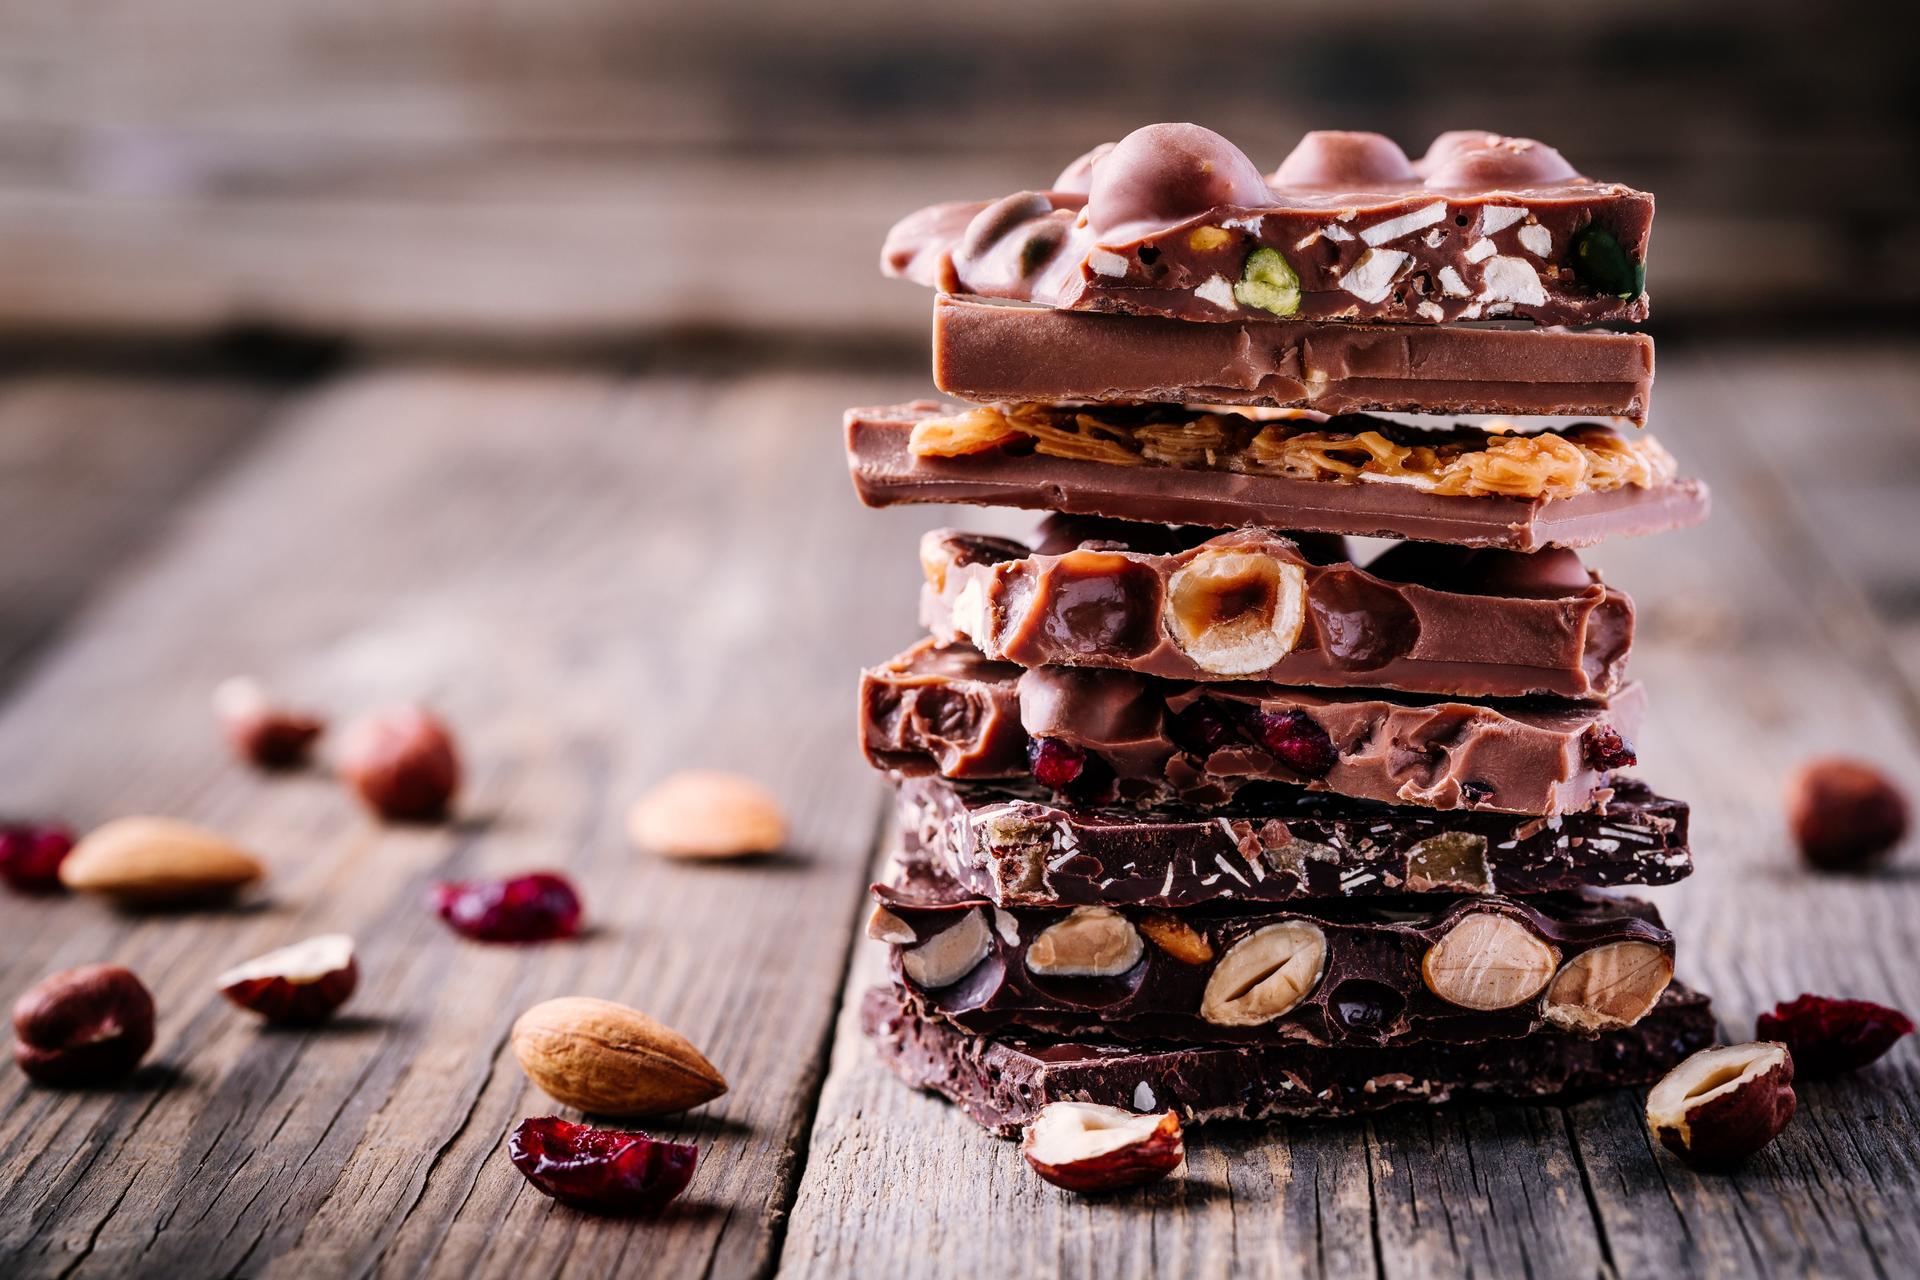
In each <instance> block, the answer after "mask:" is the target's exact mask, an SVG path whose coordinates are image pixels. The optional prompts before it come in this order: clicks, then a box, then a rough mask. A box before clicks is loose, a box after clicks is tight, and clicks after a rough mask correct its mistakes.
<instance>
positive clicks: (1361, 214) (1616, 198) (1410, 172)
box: [881, 124, 1653, 325]
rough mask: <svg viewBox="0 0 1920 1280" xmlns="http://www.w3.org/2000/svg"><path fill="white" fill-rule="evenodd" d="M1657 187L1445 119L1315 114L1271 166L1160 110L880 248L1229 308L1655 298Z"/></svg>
mask: <svg viewBox="0 0 1920 1280" xmlns="http://www.w3.org/2000/svg"><path fill="white" fill-rule="evenodd" d="M1652 224H1653V197H1652V196H1650V195H1647V194H1646V193H1645V192H1642V191H1636V190H1634V189H1633V188H1631V187H1626V186H1622V185H1620V184H1618V183H1605V182H1593V181H1589V180H1588V179H1586V178H1584V177H1581V176H1580V175H1579V174H1578V173H1577V172H1576V171H1575V170H1574V168H1573V166H1572V165H1570V164H1568V163H1567V162H1566V161H1565V160H1564V159H1563V158H1561V156H1560V154H1559V153H1558V152H1557V151H1555V150H1554V149H1553V148H1552V147H1549V146H1545V145H1544V144H1541V143H1538V142H1535V141H1533V140H1531V139H1527V138H1506V137H1501V136H1499V135H1497V134H1488V133H1478V132H1456V133H1445V134H1442V135H1440V137H1438V138H1436V139H1435V140H1434V142H1433V145H1432V146H1431V147H1430V148H1428V150H1427V153H1426V155H1425V156H1424V157H1422V158H1421V159H1420V160H1419V161H1417V162H1416V161H1410V160H1409V159H1408V158H1407V156H1406V155H1405V154H1404V153H1403V152H1402V151H1401V150H1400V148H1399V147H1397V146H1395V145H1394V143H1393V142H1392V141H1390V140H1389V139H1387V138H1384V137H1381V136H1380V135H1379V134H1371V133H1310V134H1308V135H1307V136H1306V137H1305V138H1303V139H1302V140H1301V142H1300V144H1299V146H1297V147H1295V148H1294V151H1293V153H1292V154H1291V155H1289V156H1288V157H1287V159H1286V160H1285V161H1284V162H1283V163H1282V164H1281V165H1280V167H1279V168H1278V169H1277V170H1276V171H1274V173H1273V174H1272V175H1271V176H1263V175H1262V174H1261V172H1260V170H1259V169H1258V168H1256V167H1255V166H1254V163H1253V162H1252V161H1251V160H1249V159H1248V158H1247V157H1246V155H1245V153H1243V152H1242V151H1241V150H1240V149H1239V148H1238V147H1236V146H1234V145H1233V144H1232V143H1231V142H1229V141H1227V140H1226V139H1225V138H1223V137H1221V136H1220V135H1219V134H1217V133H1214V132H1213V131H1211V130H1209V129H1203V128H1201V127H1199V126H1198V125H1191V124H1159V125H1148V126H1147V127H1146V128H1143V129H1136V130H1135V131H1134V132H1133V133H1131V134H1129V135H1127V137H1126V138H1125V139H1123V140H1122V141H1121V142H1119V143H1118V144H1117V145H1111V146H1106V147H1102V148H1096V149H1095V150H1094V151H1092V152H1089V153H1088V154H1087V155H1086V156H1083V157H1081V159H1080V160H1077V161H1075V162H1074V164H1073V165H1071V166H1069V167H1068V169H1067V171H1066V172H1063V173H1062V174H1061V175H1060V176H1059V177H1058V178H1056V179H1055V180H1054V184H1053V187H1052V189H1051V190H1048V191H1018V192H1014V193H1013V194H1011V195H1008V196H1003V197H1001V198H1000V199H998V200H983V201H975V202H971V203H968V202H958V203H952V204H940V205H934V206H931V207H930V208H926V209H922V210H920V211H919V212H917V213H914V214H912V215H910V216H908V217H907V218H905V219H903V220H902V221H901V222H899V223H898V224H896V225H895V226H894V228H893V229H892V230H891V231H890V232H889V233H888V235H887V241H886V245H885V247H884V249H883V250H882V253H881V267H882V269H883V270H884V271H886V272H887V273H888V274H889V275H894V276H901V277H904V278H906V279H909V280H912V281H915V282H917V283H919V284H924V285H928V286H931V287H932V288H935V289H938V290H940V291H942V292H945V293H968V294H977V295H979V296H981V297H989V298H1011V299H1016V300H1019V301H1026V302H1037V303H1041V304H1043V305H1045V306H1050V307H1060V308H1064V309H1067V310H1073V311H1112V312H1123V313H1127V314H1132V315H1157V316H1168V317H1172V318H1174V319H1178V320H1187V321H1201V322H1207V323H1218V322H1222V321H1234V320H1248V319H1253V320H1264V321H1268V322H1271V321H1275V320H1372V321H1380V322H1383V323H1388V324H1447V323H1452V322H1455V321H1460V320H1479V319H1492V318H1496V317H1501V316H1514V317H1518V318H1522V319H1526V320H1532V321H1534V322H1535V323H1538V324H1548V325H1558V324H1611V323H1617V322H1622V321H1627V322H1631V321H1638V320H1644V319H1645V318H1646V316H1647V294H1646V261H1647V238H1648V234H1649V232H1650V231H1651V228H1652Z"/></svg>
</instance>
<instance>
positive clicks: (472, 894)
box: [433, 871, 580, 942]
mask: <svg viewBox="0 0 1920 1280" xmlns="http://www.w3.org/2000/svg"><path fill="white" fill-rule="evenodd" d="M433 909H434V910H435V911H438V912H439V913H440V918H441V919H442V920H445V921H446V922H447V923H448V924H450V925H452V926H453V928H454V931H455V932H456V933H462V934H465V935H466V936H467V937H469V938H478V939H479V940H480V941H482V942H547V941H550V940H551V939H554V938H568V937H572V936H573V935H574V934H576V933H578V932H579V931H580V895H579V894H577V893H575V892H574V891H573V886H572V885H571V884H569V883H567V881H566V879H565V878H564V877H562V876H557V875H554V874H552V873H551V872H546V871H537V872H535V873H533V874H532V875H525V876H515V877H514V878H513V879H511V880H442V881H441V882H440V883H439V884H437V885H435V886H434V889H433Z"/></svg>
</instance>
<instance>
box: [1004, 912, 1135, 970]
mask: <svg viewBox="0 0 1920 1280" xmlns="http://www.w3.org/2000/svg"><path fill="white" fill-rule="evenodd" d="M1145 950H1146V948H1145V947H1144V946H1143V945H1142V944H1141V941H1140V932H1139V930H1137V929H1135V928H1134V927H1133V925H1131V924H1130V923H1128V921H1127V918H1126V917H1125V916H1123V915H1121V914H1120V913H1119V912H1118V911H1115V910H1114V909H1113V908H1112V907H1075V908H1074V909H1073V910H1072V911H1071V912H1070V913H1069V914H1068V915H1067V918H1066V919H1064V920H1061V921H1058V922H1057V923H1054V924H1051V925H1048V926H1047V927H1046V928H1045V929H1042V930H1041V931H1040V933H1039V934H1038V936H1036V937H1035V938H1034V940H1033V943H1032V944H1031V945H1030V946H1029V947H1028V948H1027V968H1028V969H1030V970H1031V971H1033V972H1034V973H1037V974H1040V975H1042V976H1043V977H1049V978H1111V977H1114V976H1116V975H1118V974H1122V973H1125V972H1126V971H1127V970H1129V969H1131V968H1133V966H1135V965H1136V964H1139V963H1140V957H1141V955H1142V954H1144V952H1145Z"/></svg>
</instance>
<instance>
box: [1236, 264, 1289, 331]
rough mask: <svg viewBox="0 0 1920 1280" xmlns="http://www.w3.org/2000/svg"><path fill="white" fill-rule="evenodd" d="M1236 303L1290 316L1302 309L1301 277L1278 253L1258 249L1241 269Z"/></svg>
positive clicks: (1278, 314)
mask: <svg viewBox="0 0 1920 1280" xmlns="http://www.w3.org/2000/svg"><path fill="white" fill-rule="evenodd" d="M1233 300H1234V301H1235V302H1238V303H1239V304H1240V305H1241V306H1243V307H1258V308H1260V310H1262V311H1271V312H1273V314H1275V315H1277V316H1290V315H1292V314H1293V313H1294V312H1296V311H1298V310H1299V309H1300V277H1299V276H1298V275H1296V274H1295V273H1294V270H1293V264H1292V263H1290V262H1288V261H1287V260H1286V258H1285V257H1283V256H1282V255H1281V253H1280V251H1279V250H1278V249H1255V250H1254V251H1253V252H1252V253H1250V254H1248V255H1247V261H1246V265H1245V266H1243V267H1241V268H1240V283H1239V284H1236V285H1235V286H1233Z"/></svg>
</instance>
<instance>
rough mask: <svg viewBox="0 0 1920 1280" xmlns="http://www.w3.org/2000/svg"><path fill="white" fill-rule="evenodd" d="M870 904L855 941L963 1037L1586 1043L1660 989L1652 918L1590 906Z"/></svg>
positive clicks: (1620, 903)
mask: <svg viewBox="0 0 1920 1280" xmlns="http://www.w3.org/2000/svg"><path fill="white" fill-rule="evenodd" d="M873 892H874V897H875V899H876V901H877V903H878V906H877V907H876V909H875V911H874V915H873V919H872V921H871V924H870V926H869V933H870V935H871V936H873V937H875V938H877V939H879V940H881V941H883V942H886V943H887V944H888V946H889V950H890V952H891V959H892V964H893V971H894V974H895V977H896V979H897V980H898V981H900V982H901V983H902V984H903V986H904V987H905V989H906V990H907V991H909V992H910V993H911V994H912V995H913V997H914V998H915V1000H916V1001H918V1002H919V1003H920V1005H921V1006H922V1007H923V1008H924V1009H926V1010H927V1011H928V1012H929V1013H930V1014H932V1015H935V1016H938V1017H941V1018H945V1019H946V1020H947V1021H949V1022H952V1023H953V1024H954V1025H956V1026H959V1027H963V1028H965V1029H966V1030H969V1031H976V1032H986V1033H991V1032H993V1031H996V1030H998V1029H1000V1028H1002V1027H1006V1026H1020V1027H1025V1028H1028V1029H1030V1030H1037V1031H1044V1032H1047V1033H1050V1034H1058V1035H1081V1034H1088V1033H1090V1032H1098V1033H1100V1034H1105V1035H1111V1036H1113V1037H1115V1038H1117V1039H1122V1040H1158V1041H1163V1042H1175V1043H1208V1042H1215V1041H1275V1040H1298V1041H1302V1042H1305V1043H1309V1044H1322V1045H1325V1044H1386V1043H1392V1042H1399V1041H1414V1040H1457V1041H1465V1040H1485V1039H1498V1038H1505V1037H1510V1036H1524V1035H1529V1034H1531V1033H1532V1032H1534V1031H1537V1030H1539V1029H1540V1027H1542V1026H1547V1025H1551V1026H1556V1027H1559V1028H1561V1029H1563V1030H1577V1031H1584V1032H1595V1031H1602V1030H1611V1029H1613V1028H1617V1027H1623V1026H1631V1025H1632V1024H1633V1023H1635V1022H1637V1021H1639V1020H1640V1018H1641V1017H1642V1016H1644V1015H1645V1014H1646V1012H1647V1010H1649V1009H1651V1008H1652V1007H1653V1005H1654V1002H1655V1001H1656V1000H1658V999H1659V996H1660V993H1661V992H1662V991H1664V990H1665V989H1666V986H1667V983H1668V982H1669V981H1670V980H1671V979H1672V977H1673V937H1672V935H1671V934H1669V933H1668V932H1667V931H1666V930H1665V929H1664V928H1663V927H1662V926H1661V924H1660V916H1659V913H1658V912H1656V911H1655V910H1654V908H1653V906H1652V904H1650V903H1646V902H1640V901H1637V900H1634V899H1628V898H1613V897H1608V896H1604V895H1601V894H1598V893H1576V894H1557V895H1543V896H1539V897H1533V898H1528V899H1524V900H1523V899H1517V898H1508V897H1505V896H1501V895H1481V896H1475V897H1466V898H1458V899H1450V900H1446V901H1442V902H1439V903H1437V904H1432V905H1429V904H1430V902H1431V900H1426V901H1423V900H1420V899H1409V900H1404V901H1396V900H1392V899H1374V900H1372V901H1316V900H1311V899H1306V900H1301V901H1299V902H1296V903H1291V904H1287V905H1285V906H1260V907H1247V908H1234V909H1214V908H1204V907H1202V908H1190V909H1188V910H1186V911H1182V912H1178V913H1174V912H1167V911H1158V910H1153V909H1149V908H1143V907H1135V906H1124V907H1115V906H1111V905H1097V906H1081V907H1073V908H1070V909H1067V908H1046V907H997V906H994V905H993V904H992V903H990V902H986V901H983V900H981V899H979V898H975V897H971V896H968V895H966V894H965V893H964V891H962V890H960V889H958V888H957V887H956V886H954V885H953V884H952V882H951V881H946V880H943V879H940V878H938V877H936V876H934V875H932V874H931V873H929V872H928V871H927V869H925V868H921V867H914V866H912V865H910V864H902V865H896V867H895V880H894V882H893V883H889V884H881V885H876V886H874V890H873Z"/></svg>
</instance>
